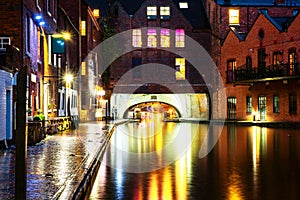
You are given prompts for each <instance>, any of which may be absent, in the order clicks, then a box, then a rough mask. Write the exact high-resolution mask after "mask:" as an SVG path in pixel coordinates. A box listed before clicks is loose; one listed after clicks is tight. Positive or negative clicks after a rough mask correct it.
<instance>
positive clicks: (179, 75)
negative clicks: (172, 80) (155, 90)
mask: <svg viewBox="0 0 300 200" xmlns="http://www.w3.org/2000/svg"><path fill="white" fill-rule="evenodd" d="M175 66H176V72H175V77H176V80H185V58H176V59H175Z"/></svg>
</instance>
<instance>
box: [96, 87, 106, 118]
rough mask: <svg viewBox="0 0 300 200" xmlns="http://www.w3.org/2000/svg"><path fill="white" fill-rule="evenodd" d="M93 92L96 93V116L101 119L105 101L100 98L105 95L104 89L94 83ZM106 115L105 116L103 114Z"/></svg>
mask: <svg viewBox="0 0 300 200" xmlns="http://www.w3.org/2000/svg"><path fill="white" fill-rule="evenodd" d="M95 94H96V100H97V107H96V116H95V117H96V118H97V119H100V120H102V117H103V116H104V115H103V109H106V104H105V103H106V101H105V100H104V101H103V100H102V98H103V96H104V95H105V90H104V89H103V87H101V86H99V85H96V86H95ZM105 117H106V116H105Z"/></svg>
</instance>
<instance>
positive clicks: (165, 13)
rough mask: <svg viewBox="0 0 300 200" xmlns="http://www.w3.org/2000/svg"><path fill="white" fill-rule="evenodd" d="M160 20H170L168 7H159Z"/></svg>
mask: <svg viewBox="0 0 300 200" xmlns="http://www.w3.org/2000/svg"><path fill="white" fill-rule="evenodd" d="M160 19H170V7H169V6H162V7H160Z"/></svg>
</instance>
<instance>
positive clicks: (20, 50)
mask: <svg viewBox="0 0 300 200" xmlns="http://www.w3.org/2000/svg"><path fill="white" fill-rule="evenodd" d="M0 12H1V17H0V24H1V28H0V38H1V39H0V41H1V44H0V46H1V66H2V67H1V68H2V69H3V71H2V70H1V76H2V77H3V79H2V80H3V81H4V80H5V84H4V85H3V84H1V85H2V87H4V88H5V90H1V92H2V91H5V93H4V94H3V95H2V94H1V102H6V105H5V106H4V105H3V106H4V107H3V108H2V109H3V110H2V111H1V112H2V113H6V117H5V118H2V119H1V122H0V124H4V126H3V127H1V128H3V129H4V130H6V131H3V132H2V133H1V134H2V135H1V137H0V140H5V139H6V140H11V139H12V132H13V131H12V129H13V127H16V126H13V124H12V122H13V121H14V122H15V121H16V119H14V118H13V117H12V116H14V115H13V113H15V112H16V110H15V109H13V108H15V107H14V106H12V105H13V104H14V103H15V99H13V96H12V94H13V93H14V91H13V90H12V88H13V87H12V80H11V79H12V77H14V80H16V77H17V74H18V73H17V72H18V70H19V69H21V68H23V67H25V66H27V80H28V81H27V91H26V92H27V100H26V104H27V105H26V107H27V109H30V110H32V111H33V112H32V115H33V114H34V112H35V111H36V110H37V109H42V108H43V101H42V99H41V98H42V97H43V84H42V83H43V82H42V75H43V69H44V64H45V62H44V61H45V60H44V59H45V54H44V53H45V52H44V49H43V47H44V37H45V34H52V33H54V32H55V29H56V19H57V10H56V1H54V0H49V1H47V2H45V1H27V0H23V1H21V2H20V3H16V1H11V0H8V1H5V2H2V3H1V8H0ZM14 83H16V82H14ZM16 84H17V83H16ZM4 116H5V115H4ZM5 127H6V128H5ZM3 129H2V130H3Z"/></svg>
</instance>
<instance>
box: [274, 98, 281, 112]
mask: <svg viewBox="0 0 300 200" xmlns="http://www.w3.org/2000/svg"><path fill="white" fill-rule="evenodd" d="M273 112H274V113H279V112H280V103H279V96H277V95H274V96H273Z"/></svg>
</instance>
